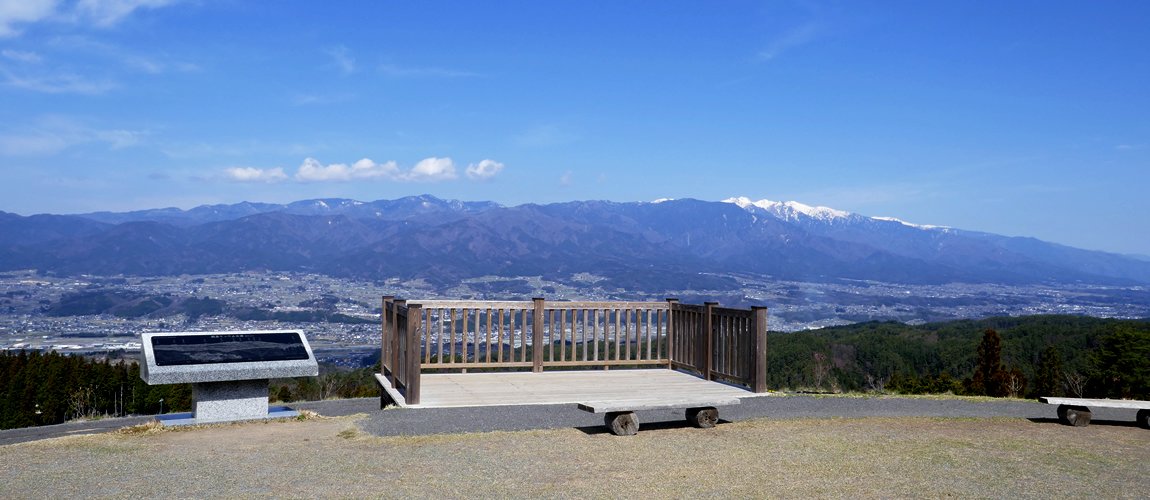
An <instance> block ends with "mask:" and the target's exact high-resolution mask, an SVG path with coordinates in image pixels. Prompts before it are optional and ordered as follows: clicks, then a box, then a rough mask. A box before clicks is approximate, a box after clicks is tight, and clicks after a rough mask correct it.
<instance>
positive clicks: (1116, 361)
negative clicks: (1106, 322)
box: [1090, 326, 1150, 399]
mask: <svg viewBox="0 0 1150 500" xmlns="http://www.w3.org/2000/svg"><path fill="white" fill-rule="evenodd" d="M1090 361H1091V362H1092V363H1093V364H1094V369H1095V372H1094V374H1092V375H1091V377H1090V380H1091V385H1092V387H1091V389H1092V391H1091V392H1093V393H1095V394H1097V395H1100V396H1103V397H1107V398H1122V399H1150V331H1146V330H1135V329H1134V328H1130V327H1125V326H1123V327H1119V328H1117V329H1115V331H1114V333H1111V334H1110V335H1107V336H1106V337H1104V338H1103V339H1102V344H1101V345H1100V346H1098V349H1097V350H1095V351H1094V352H1093V353H1092V354H1091V356H1090Z"/></svg>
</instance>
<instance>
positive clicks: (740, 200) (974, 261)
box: [723, 197, 1150, 282]
mask: <svg viewBox="0 0 1150 500" xmlns="http://www.w3.org/2000/svg"><path fill="white" fill-rule="evenodd" d="M723 202H724V203H733V204H735V205H738V206H739V207H742V208H743V209H744V210H747V211H748V212H751V213H753V214H762V215H768V216H771V217H774V218H776V219H779V220H782V221H786V222H789V223H791V224H794V225H797V226H799V227H802V228H803V229H805V230H807V231H810V232H812V233H814V234H817V235H820V236H825V237H829V238H833V239H836V240H839V241H849V242H852V243H861V244H864V245H869V246H872V247H875V248H879V249H882V250H885V251H888V252H891V253H893V254H896V255H902V256H907V257H914V258H919V259H923V260H927V261H931V262H938V263H942V264H946V265H952V266H956V267H963V268H968V267H980V266H981V267H987V266H989V267H990V268H991V269H1001V270H1002V271H1003V272H1017V271H1019V270H1025V269H1031V270H1033V271H1035V272H1037V271H1038V270H1037V268H1036V267H1035V266H1036V265H1039V264H1041V265H1051V266H1056V267H1059V268H1062V269H1065V270H1067V271H1072V272H1077V273H1084V274H1090V275H1101V276H1107V277H1111V278H1128V279H1135V280H1138V281H1143V282H1150V266H1146V265H1144V264H1145V262H1144V261H1139V260H1138V259H1134V258H1131V257H1129V256H1125V255H1121V254H1114V253H1108V252H1099V251H1092V250H1082V249H1078V248H1072V247H1068V246H1065V245H1059V244H1056V243H1049V242H1045V241H1041V240H1038V239H1035V238H1022V237H1010V236H1002V235H997V234H992V233H984V232H979V231H967V230H962V229H956V228H952V227H947V226H935V225H927V224H912V223H910V222H905V221H902V220H899V219H895V218H893V217H867V216H864V215H860V214H856V213H852V212H845V211H842V210H835V209H833V208H829V207H812V206H809V205H804V204H802V203H799V202H795V201H788V202H778V201H771V200H759V201H751V200H750V199H749V198H746V197H736V198H729V199H726V200H723Z"/></svg>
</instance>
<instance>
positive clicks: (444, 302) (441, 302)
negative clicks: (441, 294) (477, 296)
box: [411, 300, 533, 309]
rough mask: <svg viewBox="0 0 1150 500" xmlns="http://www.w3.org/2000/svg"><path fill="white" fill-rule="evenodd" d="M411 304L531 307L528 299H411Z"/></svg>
mask: <svg viewBox="0 0 1150 500" xmlns="http://www.w3.org/2000/svg"><path fill="white" fill-rule="evenodd" d="M411 303H412V304H419V305H421V306H423V308H424V309H429V308H435V309H444V308H447V309H478V308H488V307H490V308H492V309H498V308H501V307H502V308H504V309H531V308H532V307H533V305H532V302H531V301H530V300H524V301H507V300H419V301H412V302H411Z"/></svg>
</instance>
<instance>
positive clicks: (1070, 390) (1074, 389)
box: [1062, 372, 1087, 398]
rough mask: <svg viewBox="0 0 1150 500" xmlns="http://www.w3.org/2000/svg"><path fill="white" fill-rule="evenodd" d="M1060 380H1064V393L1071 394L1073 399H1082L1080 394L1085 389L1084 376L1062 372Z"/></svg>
mask: <svg viewBox="0 0 1150 500" xmlns="http://www.w3.org/2000/svg"><path fill="white" fill-rule="evenodd" d="M1062 378H1063V379H1064V380H1066V393H1067V394H1073V395H1074V397H1077V398H1080V397H1082V392H1083V390H1084V389H1085V388H1086V380H1087V378H1086V376H1085V375H1082V374H1081V373H1078V372H1062Z"/></svg>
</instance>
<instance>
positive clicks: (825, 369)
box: [814, 352, 831, 388]
mask: <svg viewBox="0 0 1150 500" xmlns="http://www.w3.org/2000/svg"><path fill="white" fill-rule="evenodd" d="M814 370H815V388H822V386H823V379H825V378H827V374H828V373H830V371H831V368H830V366H829V365H827V355H826V354H823V353H821V352H816V353H815V368H814Z"/></svg>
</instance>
